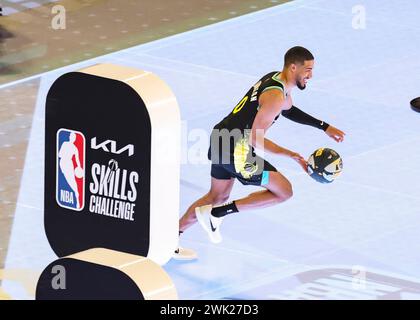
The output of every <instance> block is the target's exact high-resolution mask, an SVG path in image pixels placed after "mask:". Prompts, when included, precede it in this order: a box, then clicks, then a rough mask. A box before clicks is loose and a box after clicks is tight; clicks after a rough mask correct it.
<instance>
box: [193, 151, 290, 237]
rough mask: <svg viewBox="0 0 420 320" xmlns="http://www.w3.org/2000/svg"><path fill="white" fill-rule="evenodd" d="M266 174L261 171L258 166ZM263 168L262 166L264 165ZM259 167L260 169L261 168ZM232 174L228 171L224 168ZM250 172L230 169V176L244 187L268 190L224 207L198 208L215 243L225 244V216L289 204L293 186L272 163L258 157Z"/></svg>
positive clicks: (202, 220) (201, 220)
mask: <svg viewBox="0 0 420 320" xmlns="http://www.w3.org/2000/svg"><path fill="white" fill-rule="evenodd" d="M258 164H260V166H261V167H263V170H258V167H259V165H258ZM262 164H263V165H262ZM261 167H260V168H261ZM225 168H226V170H228V171H229V167H227V166H226V167H225ZM247 168H248V171H247V170H239V173H238V172H237V168H235V169H233V168H231V169H230V172H231V174H233V175H235V176H236V178H237V179H238V180H239V181H240V182H241V183H242V184H244V185H257V186H261V187H264V188H265V189H266V190H263V191H259V192H254V193H251V194H250V195H248V196H247V197H244V198H241V199H238V200H234V201H232V202H229V203H226V204H223V205H221V206H215V205H213V206H210V205H205V206H201V207H198V208H196V215H197V217H198V221H199V222H200V225H201V226H202V227H203V228H204V229H205V230H206V231H207V233H208V235H209V238H210V240H211V241H212V242H214V243H219V242H221V241H222V236H221V234H220V225H221V223H222V221H223V219H224V217H225V216H226V215H229V214H232V213H236V212H239V211H244V210H250V209H256V208H263V207H268V206H273V205H275V204H278V203H280V202H283V201H286V200H287V199H289V198H290V197H292V195H293V191H292V185H291V184H290V182H289V181H288V180H287V179H286V177H284V176H283V175H282V174H281V173H279V172H277V170H276V168H275V167H273V166H272V165H271V164H270V163H269V162H267V161H265V160H263V159H261V158H259V157H257V158H256V161H255V165H249V163H248V164H247Z"/></svg>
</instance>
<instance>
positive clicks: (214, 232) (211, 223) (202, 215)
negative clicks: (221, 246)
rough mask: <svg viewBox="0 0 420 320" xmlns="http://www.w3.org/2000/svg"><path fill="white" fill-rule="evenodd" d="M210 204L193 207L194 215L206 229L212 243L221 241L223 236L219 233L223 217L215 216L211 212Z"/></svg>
mask: <svg viewBox="0 0 420 320" xmlns="http://www.w3.org/2000/svg"><path fill="white" fill-rule="evenodd" d="M211 209H212V206H211V205H206V206H202V207H197V208H195V215H196V217H197V220H198V222H199V223H200V225H201V226H202V227H203V229H204V230H206V231H207V233H208V235H209V237H210V241H211V242H213V243H220V242H222V240H223V238H222V235H221V234H220V225H221V224H222V221H223V218H224V217H221V218H217V217H215V216H213V215H212V214H211Z"/></svg>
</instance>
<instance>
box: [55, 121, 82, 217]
mask: <svg viewBox="0 0 420 320" xmlns="http://www.w3.org/2000/svg"><path fill="white" fill-rule="evenodd" d="M85 145H86V140H85V136H84V135H83V133H81V132H78V131H74V130H68V129H60V130H58V131H57V153H56V162H57V175H56V181H57V182H56V200H57V203H58V205H59V206H61V207H63V208H67V209H71V210H76V211H81V210H83V208H84V206H85Z"/></svg>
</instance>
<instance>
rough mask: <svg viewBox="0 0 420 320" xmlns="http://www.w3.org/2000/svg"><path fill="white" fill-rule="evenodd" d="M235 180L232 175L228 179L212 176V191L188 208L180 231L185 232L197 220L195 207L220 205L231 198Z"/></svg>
mask: <svg viewBox="0 0 420 320" xmlns="http://www.w3.org/2000/svg"><path fill="white" fill-rule="evenodd" d="M234 181H235V179H234V178H231V177H229V178H227V179H226V178H225V179H216V178H214V177H212V178H211V187H210V191H209V192H208V193H206V194H205V195H204V196H203V197H201V198H200V199H198V200H197V201H195V202H194V203H193V204H192V205H191V206H190V207H189V208H188V209H187V211H186V212H185V214H184V215H183V216H182V218H181V219H180V221H179V231H180V232H184V231H185V230H186V229H188V228H189V227H190V226H191V225H193V224H194V223H196V222H197V217H196V215H195V208H197V207H201V206H204V205H218V204H222V203H224V202H226V201H227V200H228V199H229V195H230V192H231V190H232V187H233V183H234Z"/></svg>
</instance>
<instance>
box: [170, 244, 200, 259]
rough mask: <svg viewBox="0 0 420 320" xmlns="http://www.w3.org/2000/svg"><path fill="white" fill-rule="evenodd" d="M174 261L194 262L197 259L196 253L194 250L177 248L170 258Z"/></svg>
mask: <svg viewBox="0 0 420 320" xmlns="http://www.w3.org/2000/svg"><path fill="white" fill-rule="evenodd" d="M172 258H174V259H175V260H184V261H187V260H195V259H197V258H198V256H197V253H196V252H195V251H194V250H191V249H186V248H182V247H178V249H176V250H175V252H174V255H173V256H172Z"/></svg>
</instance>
